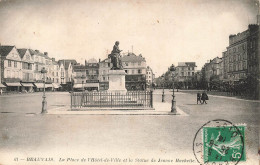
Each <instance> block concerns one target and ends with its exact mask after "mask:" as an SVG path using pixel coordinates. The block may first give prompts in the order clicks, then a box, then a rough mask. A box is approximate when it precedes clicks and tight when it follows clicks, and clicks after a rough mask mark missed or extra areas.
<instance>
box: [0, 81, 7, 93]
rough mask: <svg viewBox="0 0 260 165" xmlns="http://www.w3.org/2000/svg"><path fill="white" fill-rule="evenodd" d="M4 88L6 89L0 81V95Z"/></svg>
mask: <svg viewBox="0 0 260 165" xmlns="http://www.w3.org/2000/svg"><path fill="white" fill-rule="evenodd" d="M5 90H6V86H5V85H4V84H2V83H0V95H2V94H3V92H4V91H5Z"/></svg>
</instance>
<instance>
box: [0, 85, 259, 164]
mask: <svg viewBox="0 0 260 165" xmlns="http://www.w3.org/2000/svg"><path fill="white" fill-rule="evenodd" d="M209 99H210V100H209V102H208V104H207V105H197V104H196V96H195V95H194V94H187V93H180V92H178V93H176V100H177V105H178V106H179V107H180V108H181V109H182V110H183V111H185V112H186V113H187V114H188V115H187V116H181V115H180V116H172V115H171V116H170V115H169V116H132V115H126V116H124V115H114V116H113V115H111V116H102V115H40V114H38V113H40V111H41V93H34V94H24V95H13V96H0V112H1V113H0V134H1V140H0V151H1V152H0V164H1V163H2V162H8V163H9V164H15V163H16V162H15V161H13V160H14V158H15V157H18V158H19V159H20V158H22V159H26V158H27V157H28V156H38V157H39V156H41V157H43V156H47V157H54V159H55V162H49V163H53V164H65V163H59V162H58V161H59V160H58V159H59V158H60V157H62V158H63V157H64V158H67V157H71V158H83V157H84V158H91V157H94V158H122V159H123V158H137V159H138V160H133V161H134V164H136V162H135V161H145V160H146V159H151V158H155V159H156V160H158V159H159V158H160V159H169V160H170V159H172V160H174V161H175V160H176V159H177V158H179V159H192V160H194V161H195V158H194V155H193V151H192V143H193V139H194V136H195V134H196V132H197V130H198V129H199V128H200V127H201V126H202V125H203V124H204V123H206V122H207V121H210V120H213V119H225V120H229V121H231V122H232V123H246V124H247V127H248V128H249V129H248V131H247V135H246V136H247V141H248V144H247V146H246V147H247V151H246V152H247V153H246V154H247V156H248V158H249V159H248V162H247V163H250V164H254V163H256V162H257V161H256V159H257V147H258V142H259V125H260V124H259V116H260V112H259V107H260V103H259V102H248V101H241V100H234V99H228V98H218V97H212V96H210V97H209ZM47 101H48V108H49V109H51V108H53V107H57V106H63V105H64V104H66V105H68V104H69V101H70V98H69V94H68V93H47ZM159 101H161V91H160V90H156V91H155V92H154V103H155V104H156V102H159ZM170 101H171V93H170V92H169V91H166V103H169V102H170ZM169 111H170V110H169ZM10 153H11V154H10ZM3 157H5V160H4V159H3ZM250 161H251V162H250ZM10 162H11V163H10ZM36 163H38V164H40V162H27V161H25V160H19V161H18V164H36ZM45 163H46V162H45ZM49 163H48V164H49ZM67 163H68V164H71V163H72V162H70V160H69V162H67ZM74 164H77V163H74ZM81 164H84V163H81ZM92 164H93V163H92ZM96 164H113V163H111V162H110V163H97V162H96ZM117 164H120V163H117ZM121 164H125V163H121ZM129 164H130V163H129ZM132 164H133V163H132ZM140 164H145V163H140ZM146 164H151V163H146ZM153 164H157V163H153ZM158 164H168V163H158ZM169 164H191V163H176V162H174V163H169ZM192 164H197V163H192Z"/></svg>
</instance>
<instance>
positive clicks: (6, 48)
mask: <svg viewBox="0 0 260 165" xmlns="http://www.w3.org/2000/svg"><path fill="white" fill-rule="evenodd" d="M13 48H14V46H0V54H1V56H7V55H8V54H9V53H10V52H11V51H12V49H13Z"/></svg>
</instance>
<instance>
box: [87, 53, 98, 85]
mask: <svg viewBox="0 0 260 165" xmlns="http://www.w3.org/2000/svg"><path fill="white" fill-rule="evenodd" d="M85 67H86V84H85V88H86V89H87V90H99V63H98V62H97V60H96V59H94V58H92V59H90V60H88V61H85Z"/></svg>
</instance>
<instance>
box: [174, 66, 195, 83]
mask: <svg viewBox="0 0 260 165" xmlns="http://www.w3.org/2000/svg"><path fill="white" fill-rule="evenodd" d="M196 68H197V66H196V63H195V62H179V63H178V66H177V67H176V71H175V76H176V80H175V81H176V82H178V83H179V84H180V83H181V84H182V85H181V86H183V87H184V88H189V86H190V84H189V81H190V80H191V78H192V77H193V76H194V75H195V72H196Z"/></svg>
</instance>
